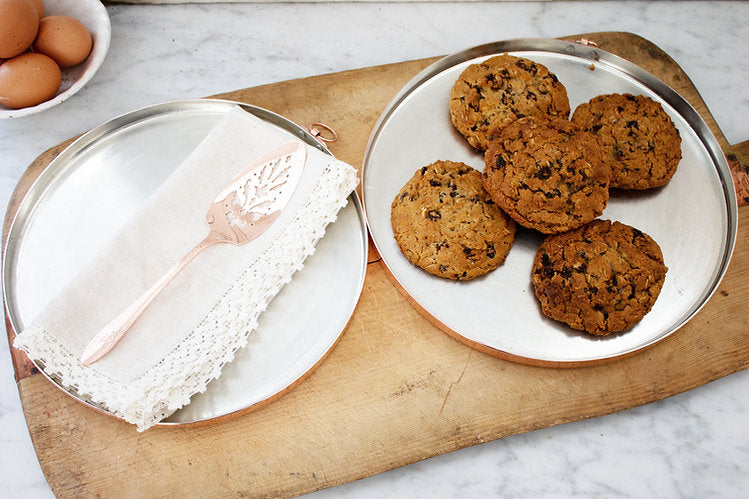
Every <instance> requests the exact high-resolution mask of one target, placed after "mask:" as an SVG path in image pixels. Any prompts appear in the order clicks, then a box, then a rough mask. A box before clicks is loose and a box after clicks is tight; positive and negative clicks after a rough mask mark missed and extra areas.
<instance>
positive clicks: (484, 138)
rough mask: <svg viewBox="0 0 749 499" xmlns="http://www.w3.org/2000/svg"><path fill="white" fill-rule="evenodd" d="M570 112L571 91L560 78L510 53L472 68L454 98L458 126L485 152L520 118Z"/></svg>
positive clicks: (460, 81)
mask: <svg viewBox="0 0 749 499" xmlns="http://www.w3.org/2000/svg"><path fill="white" fill-rule="evenodd" d="M569 113H570V104H569V99H568V97H567V89H565V88H564V85H562V83H561V82H560V81H559V80H558V79H557V77H556V76H555V75H554V73H552V72H551V71H549V70H548V69H547V68H546V67H545V66H543V65H542V64H539V63H537V62H533V61H530V60H528V59H524V58H521V57H515V56H512V55H508V54H502V55H498V56H494V57H491V58H489V59H487V60H485V61H483V62H481V63H478V64H472V65H470V66H468V67H467V68H466V69H465V70H464V71H463V72H462V73H461V75H460V77H459V78H458V80H457V81H456V82H455V84H454V85H453V87H452V91H451V93H450V117H451V120H452V123H453V126H455V128H456V129H457V130H458V131H459V132H460V133H461V134H463V136H464V137H465V138H466V139H467V140H468V143H469V144H471V145H472V146H473V147H474V148H475V149H476V150H479V151H484V150H486V148H487V146H488V144H489V142H490V141H491V140H492V139H494V138H496V137H497V136H498V135H499V132H500V131H501V130H502V128H504V127H505V126H507V125H509V124H510V123H512V122H513V121H515V120H516V119H518V118H522V117H524V116H545V117H547V116H555V117H561V118H567V117H569Z"/></svg>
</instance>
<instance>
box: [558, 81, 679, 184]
mask: <svg viewBox="0 0 749 499" xmlns="http://www.w3.org/2000/svg"><path fill="white" fill-rule="evenodd" d="M572 122H574V123H576V124H577V125H579V126H580V127H582V128H583V130H586V131H589V132H590V133H591V134H593V135H594V136H595V137H596V140H598V143H599V144H600V146H601V149H602V151H603V153H604V159H605V160H606V162H607V163H608V164H609V166H610V167H611V172H612V174H611V187H618V188H621V189H651V188H653V187H660V186H663V185H665V184H666V183H668V181H669V180H671V177H673V175H674V173H675V172H676V167H677V166H678V164H679V162H680V161H681V136H680V135H679V130H678V129H677V128H676V125H674V122H673V121H672V120H671V118H670V117H669V116H668V114H666V111H665V110H664V109H663V106H661V104H660V103H659V102H657V101H655V100H653V99H651V98H650V97H646V96H644V95H632V94H607V95H599V96H597V97H594V98H593V99H591V100H590V101H588V102H586V103H583V104H580V105H579V106H578V107H577V108H576V109H575V112H574V113H573V115H572Z"/></svg>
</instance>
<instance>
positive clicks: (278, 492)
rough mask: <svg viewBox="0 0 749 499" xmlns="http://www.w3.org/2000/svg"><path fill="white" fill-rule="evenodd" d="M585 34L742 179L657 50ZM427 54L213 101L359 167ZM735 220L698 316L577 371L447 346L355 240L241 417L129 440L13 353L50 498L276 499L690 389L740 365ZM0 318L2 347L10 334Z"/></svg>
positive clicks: (745, 224) (746, 344)
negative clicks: (305, 349)
mask: <svg viewBox="0 0 749 499" xmlns="http://www.w3.org/2000/svg"><path fill="white" fill-rule="evenodd" d="M584 36H585V37H587V38H588V39H590V40H593V41H595V42H597V44H598V45H599V47H600V48H602V49H604V50H606V51H609V52H613V53H615V54H618V55H620V56H622V57H624V58H626V59H629V60H631V61H633V62H634V63H636V64H638V65H640V66H642V67H643V68H645V69H646V70H648V71H650V72H651V73H653V74H655V75H656V76H658V77H659V78H660V79H662V80H664V81H665V82H666V83H667V84H669V85H670V86H671V87H673V88H674V89H675V90H676V91H678V92H679V93H680V94H681V95H682V96H683V97H685V98H686V99H687V100H688V101H689V102H690V103H691V104H692V105H693V106H694V107H695V108H696V109H697V111H698V112H699V113H700V114H701V115H702V117H703V118H704V119H705V120H706V122H707V123H708V125H709V126H710V128H711V129H712V131H713V133H715V135H716V136H717V137H718V140H719V142H720V144H721V146H722V147H723V149H724V151H725V152H726V154H727V156H728V158H729V161H730V162H731V164H732V165H733V167H734V168H735V169H736V172H737V178H739V179H743V180H741V181H742V182H746V178H745V177H746V172H747V165H749V141H747V142H743V143H741V144H739V145H736V146H731V145H729V144H728V143H727V142H726V140H725V138H724V137H723V136H722V134H721V133H720V130H719V129H718V127H717V126H716V124H715V122H714V120H713V118H712V116H710V113H709V112H708V110H707V108H706V107H705V104H704V102H703V101H702V100H701V98H700V96H699V95H698V93H697V91H696V89H695V88H694V86H693V85H692V83H691V82H690V81H689V78H688V77H687V76H686V75H685V74H684V73H683V71H682V70H681V69H680V68H679V67H678V66H677V65H676V63H675V62H674V61H673V60H672V59H671V58H670V57H669V56H668V55H667V54H665V53H664V52H663V51H661V50H660V49H659V48H658V47H656V46H654V45H653V44H652V43H650V42H648V41H647V40H644V39H642V38H640V37H637V36H635V35H632V34H628V33H592V34H587V35H584ZM580 38H581V35H577V36H571V37H568V38H567V39H569V40H578V39H580ZM436 59H437V58H432V59H425V60H418V61H411V62H403V63H397V64H390V65H386V66H381V67H374V68H365V69H360V70H354V71H346V72H342V73H336V74H330V75H323V76H317V77H312V78H306V79H303V80H294V81H287V82H281V83H276V84H272V85H265V86H261V87H256V88H249V89H244V90H238V91H236V92H229V93H227V94H222V95H220V96H216V97H222V98H228V99H233V100H237V101H243V102H247V103H251V104H254V105H257V106H261V107H264V108H267V109H270V110H272V111H275V112H277V113H280V114H282V115H284V116H286V117H288V118H290V119H291V120H293V121H295V122H296V123H299V124H302V125H307V124H310V123H313V122H316V121H320V122H324V123H327V124H329V125H330V126H332V127H333V128H334V129H335V130H337V131H338V134H339V140H338V141H337V142H335V143H333V144H332V145H331V150H332V152H333V153H334V154H335V155H336V156H337V157H338V158H340V159H342V160H344V161H347V162H349V163H350V164H352V165H361V163H362V158H363V155H364V149H365V146H366V142H367V140H368V137H369V134H370V131H371V130H372V127H373V126H374V123H375V121H376V119H377V118H378V116H379V115H380V112H381V111H382V110H383V109H384V107H385V106H386V105H387V104H388V102H389V101H390V99H391V98H392V96H393V95H394V94H395V93H396V92H397V91H398V90H399V89H400V88H401V86H403V85H404V84H405V83H406V82H407V81H408V80H409V79H411V77H412V76H414V75H415V74H416V73H417V72H418V71H420V70H421V69H423V68H424V67H426V66H427V65H429V64H430V63H432V62H434V61H435V60H436ZM67 143H69V142H66V143H65V144H61V145H60V146H58V147H55V148H53V149H51V150H49V151H46V152H45V153H43V154H42V155H41V156H39V157H38V158H37V159H36V160H35V161H34V162H33V164H31V165H30V166H29V169H28V171H27V172H26V173H25V175H24V176H23V177H22V179H21V181H20V183H19V185H18V187H17V189H16V191H15V192H14V194H13V197H12V199H11V202H10V205H9V209H8V213H7V215H6V220H5V230H4V233H3V245H4V244H5V241H6V238H7V230H8V227H9V222H10V221H11V220H12V218H13V217H14V216H15V212H16V210H17V208H18V204H19V202H20V200H21V199H22V197H23V195H24V193H25V192H26V191H27V190H28V188H29V186H30V185H31V183H32V181H33V180H34V179H35V178H36V177H37V176H38V175H39V173H40V172H41V171H42V170H43V169H44V168H45V166H46V165H47V164H48V163H49V162H50V161H51V160H52V159H53V158H54V157H55V156H56V155H57V154H58V153H59V152H60V151H61V150H62V148H63V147H64V146H65V145H67ZM746 196H747V193H743V194H742V199H744V200H746ZM739 219H740V220H739V234H738V241H737V245H736V250H735V252H734V256H733V259H732V262H731V265H730V268H729V269H728V272H727V274H726V276H725V279H724V280H723V282H722V284H721V286H720V287H719V289H718V290H717V292H716V293H715V295H714V296H713V298H712V299H711V300H710V301H709V303H707V305H706V306H705V307H704V308H703V309H702V311H701V312H700V313H699V314H698V315H697V316H696V317H695V318H694V319H693V320H692V321H691V322H690V323H689V324H687V326H685V327H684V328H682V329H681V330H680V331H679V332H678V334H675V335H673V336H671V337H669V338H668V339H666V340H665V341H663V342H661V343H659V344H657V345H655V346H653V347H651V348H649V349H647V350H645V351H643V352H641V353H639V354H636V355H634V356H631V357H628V358H625V359H622V360H618V361H615V362H611V363H607V364H604V365H598V366H593V367H577V368H566V369H560V368H548V367H533V366H528V365H521V364H517V363H513V362H509V361H506V360H502V359H498V358H494V357H491V356H489V355H486V354H483V353H480V352H478V351H476V350H473V349H471V348H469V347H467V346H465V345H463V344H461V343H459V342H458V341H456V340H454V339H452V338H451V337H449V336H448V335H446V334H444V333H442V332H441V331H439V330H438V329H437V328H436V327H434V326H432V325H431V324H430V322H429V321H428V320H426V319H425V318H424V317H422V316H421V315H420V314H419V313H418V312H417V311H416V310H415V309H414V308H413V307H412V306H411V305H410V304H409V302H408V300H407V299H406V297H404V296H403V295H402V294H401V293H400V291H399V290H398V289H397V288H396V287H395V286H394V285H393V284H392V283H391V281H390V280H389V278H388V276H387V275H386V271H385V270H384V268H383V266H382V264H380V263H379V261H378V256H377V254H376V252H375V251H374V249H373V248H372V247H371V246H370V251H371V253H370V262H369V264H368V268H367V275H366V280H365V283H364V290H363V293H362V296H361V299H360V302H359V304H358V307H357V309H356V311H355V313H354V315H353V317H352V319H351V322H350V324H349V326H348V328H347V329H346V331H345V333H344V335H343V337H342V338H341V340H340V342H339V343H338V345H337V346H336V347H335V348H334V350H333V351H332V352H331V353H330V355H329V357H328V358H327V359H326V360H325V362H323V363H322V364H321V365H320V366H319V367H318V368H317V369H316V370H315V371H314V372H313V373H312V374H311V375H310V376H309V377H307V378H306V379H305V380H304V381H302V382H301V383H300V384H299V385H297V386H296V387H295V388H294V389H293V390H291V391H290V392H289V393H287V394H285V395H283V396H282V397H280V398H279V399H278V400H276V401H274V402H273V403H270V404H268V405H266V406H265V407H263V408H261V409H259V410H255V411H252V412H248V413H245V414H242V415H238V416H234V417H230V418H225V419H224V420H220V421H214V422H211V423H208V424H203V425H199V426H185V427H155V428H152V429H150V430H148V431H146V432H145V433H142V434H140V433H137V432H136V431H135V429H134V427H132V426H131V425H129V424H126V423H124V422H121V421H119V420H117V419H114V418H112V417H110V416H107V415H103V414H100V413H99V412H96V411H94V410H92V409H90V408H88V407H86V406H84V405H83V404H81V403H79V402H77V401H76V400H74V399H72V398H71V397H69V396H67V395H66V394H64V393H63V392H62V391H61V390H59V389H58V388H57V387H56V386H54V385H53V384H51V383H50V382H48V381H47V379H46V378H44V376H42V375H41V374H39V373H38V372H37V371H36V370H35V369H34V368H33V365H31V364H30V363H29V361H28V359H27V358H25V356H24V355H23V354H22V353H21V352H18V351H12V354H13V359H14V367H15V371H16V378H17V382H18V389H19V392H20V395H21V401H22V403H23V409H24V413H25V415H26V420H27V423H28V427H29V431H30V433H31V437H32V440H33V443H34V447H35V449H36V452H37V454H38V457H39V462H40V463H41V466H42V469H43V471H44V473H45V475H46V477H47V480H48V482H49V485H50V486H51V488H52V490H53V492H54V493H55V494H56V495H57V496H58V497H80V496H118V495H120V494H122V493H123V492H125V491H126V492H127V493H128V495H135V494H147V495H165V496H166V495H169V496H180V495H189V496H191V497H196V496H203V495H205V496H217V495H222V496H228V495H235V496H239V495H242V496H245V495H246V496H257V497H270V496H272V497H279V496H293V495H298V494H302V493H306V492H310V491H313V490H317V489H320V488H324V487H330V486H334V485H338V484H341V483H345V482H349V481H352V480H355V479H358V478H362V477H364V476H368V475H372V474H375V473H379V472H382V471H385V470H389V469H392V468H395V467H398V466H402V465H405V464H408V463H412V462H415V461H418V460H421V459H425V458H428V457H431V456H434V455H437V454H441V453H445V452H449V451H453V450H455V449H458V448H462V447H465V446H469V445H474V444H478V443H481V442H486V441H489V440H493V439H497V438H501V437H504V436H507V435H511V434H516V433H521V432H526V431H530V430H533V429H537V428H543V427H547V426H551V425H556V424H561V423H566V422H570V421H577V420H581V419H585V418H591V417H595V416H600V415H604V414H609V413H612V412H615V411H620V410H623V409H627V408H631V407H635V406H638V405H642V404H647V403H649V402H653V401H655V400H660V399H662V398H665V397H668V396H670V395H673V394H676V393H679V392H683V391H685V390H689V389H691V388H694V387H696V386H699V385H702V384H705V383H707V382H709V381H712V380H714V379H717V378H720V377H722V376H726V375H728V374H731V373H733V372H736V371H739V370H742V369H746V368H747V367H748V366H749V334H747V331H749V310H748V309H747V307H746V304H745V302H746V296H747V295H749V244H748V243H749V208H746V207H742V208H741V209H740V210H739ZM6 323H7V320H6ZM8 328H9V331H8V334H9V337H10V339H11V342H12V338H13V336H14V332H13V331H12V330H11V329H10V326H8ZM602 381H603V382H602Z"/></svg>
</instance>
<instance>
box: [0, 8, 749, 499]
mask: <svg viewBox="0 0 749 499" xmlns="http://www.w3.org/2000/svg"><path fill="white" fill-rule="evenodd" d="M107 11H108V12H109V15H110V17H111V20H112V41H111V47H110V52H109V54H108V55H107V58H106V59H105V61H104V64H103V65H102V67H101V69H100V70H99V72H98V73H97V74H96V75H95V76H94V78H93V79H92V80H91V81H90V82H89V83H88V85H87V86H86V87H85V88H84V89H83V90H81V91H80V92H79V93H78V94H77V95H75V96H74V97H72V98H70V99H69V100H68V101H66V102H64V103H63V104H61V105H59V106H57V107H55V108H53V109H50V110H48V111H45V112H43V113H41V114H37V115H32V116H28V117H24V118H19V119H14V120H0V203H2V204H3V205H4V206H5V205H7V203H8V200H9V199H10V196H11V193H12V192H13V189H14V188H15V186H16V184H17V183H18V180H19V178H20V177H21V175H22V174H23V172H24V170H25V169H26V167H27V166H28V165H29V164H30V163H31V162H32V161H33V160H34V158H35V157H36V156H38V155H39V154H41V153H42V152H44V151H45V150H46V149H47V148H49V147H51V146H54V145H56V144H58V143H59V142H61V141H63V140H65V139H67V138H69V137H72V136H75V135H77V134H79V133H82V132H84V131H85V130H88V129H90V128H92V127H95V126H97V125H99V124H101V123H103V122H105V121H107V120H109V119H111V118H113V117H115V116H118V115H120V114H123V113H126V112H129V111H132V110H134V109H137V108H140V107H143V106H147V105H150V104H154V103H159V102H163V101H167V100H174V99H183V98H193V97H195V98H196V97H203V96H207V95H212V94H216V93H221V92H227V91H231V90H235V89H239V88H245V87H250V86H255V85H261V84H265V83H273V82H277V81H282V80H287V79H293V78H300V77H305V76H312V75H317V74H324V73H330V72H334V71H341V70H346V69H355V68H360V67H365V66H371V65H376V64H386V63H391V62H400V61H404V60H410V59H417V58H422V57H430V56H435V55H440V54H448V53H452V52H456V51H459V50H462V49H464V48H468V47H471V46H474V45H479V44H482V43H488V42H492V41H497V40H504V39H510V38H521V37H556V36H564V35H571V34H577V33H586V32H596V31H629V32H633V33H636V34H639V35H640V36H643V37H644V38H647V39H649V40H650V41H652V42H654V43H655V44H657V45H658V46H660V47H661V48H663V49H664V50H665V51H666V52H667V53H669V54H670V55H671V56H672V57H673V58H674V59H675V60H676V62H677V63H678V64H679V65H680V66H681V67H682V68H683V69H684V71H685V72H686V73H687V74H688V75H689V77H690V78H691V79H692V81H693V83H694V84H695V86H696V87H697V89H698V90H699V92H700V94H701V95H702V97H703V99H704V100H705V101H706V103H707V106H708V108H709V109H710V111H711V113H712V114H713V116H714V117H715V119H716V121H717V123H718V125H719V126H720V128H721V130H722V131H723V132H724V134H725V135H726V137H727V139H728V141H729V143H738V142H741V141H744V140H746V139H747V138H749V121H748V120H747V119H746V111H747V110H748V109H749V86H748V85H746V82H747V81H749V65H747V64H746V62H747V61H749V44H746V41H745V40H744V39H743V38H744V37H743V34H744V33H745V29H746V22H747V20H749V3H747V2H556V1H555V2H519V3H515V2H496V3H494V2H491V3H484V2H467V3H456V2H436V3H422V2H419V3H408V2H398V3H361V2H355V3H346V2H340V3H332V4H326V3H269V4H263V3H247V4H232V3H227V4H188V5H123V4H117V5H110V6H107ZM1 346H2V348H0V449H1V450H0V470H1V471H0V476H1V477H2V479H1V480H0V497H25V498H45V497H52V493H51V491H50V489H49V486H48V485H47V483H46V481H45V478H44V475H43V474H42V472H41V469H40V467H39V464H38V461H37V458H36V455H35V453H34V450H33V446H32V444H31V441H30V438H29V435H28V430H27V428H26V425H25V421H24V418H23V413H22V410H21V406H20V402H19V398H18V392H17V389H16V385H15V382H14V380H13V372H12V366H11V361H10V355H9V352H8V348H7V342H6V341H3V342H2V345H1ZM748 385H749V372H747V371H744V372H741V373H737V374H734V375H731V376H728V377H726V378H723V379H720V380H717V381H714V382H712V383H709V384H708V385H705V386H702V387H699V388H696V389H694V390H690V391H688V392H686V393H683V394H680V395H677V396H674V397H671V398H669V399H666V400H663V401H659V402H655V403H652V404H648V405H646V406H642V407H637V408H634V409H631V410H628V411H623V412H620V413H615V414H611V415H608V416H604V417H600V418H596V419H592V420H585V421H580V422H577V423H570V424H565V425H560V426H556V427H551V428H546V429H543V430H538V431H534V432H531V433H526V434H521V435H515V436H510V437H507V438H504V439H501V440H497V441H493V442H487V443H484V444H481V445H477V446H474V447H470V448H466V449H461V450H459V451H456V452H452V453H449V454H446V455H442V456H438V457H435V458H431V459H428V460H425V461H422V462H418V463H415V464H412V465H409V466H405V467H402V468H398V469H395V470H392V471H389V472H386V473H381V474H379V475H375V476H373V477H369V478H365V479H362V480H359V481H357V482H354V483H351V484H346V485H343V486H339V487H335V488H333V489H328V490H322V491H318V492H315V493H313V494H312V496H313V497H314V496H317V497H320V498H327V497H340V496H343V497H357V498H359V497H361V498H369V497H371V498H375V497H377V498H379V497H383V496H385V497H414V498H420V497H424V498H426V497H429V498H432V497H485V496H489V497H526V496H531V497H568V496H585V497H709V496H711V497H716V496H717V497H728V498H733V497H736V498H738V497H742V496H745V494H746V491H747V490H749V429H748V425H746V414H747V413H749V397H746V394H747V386H748Z"/></svg>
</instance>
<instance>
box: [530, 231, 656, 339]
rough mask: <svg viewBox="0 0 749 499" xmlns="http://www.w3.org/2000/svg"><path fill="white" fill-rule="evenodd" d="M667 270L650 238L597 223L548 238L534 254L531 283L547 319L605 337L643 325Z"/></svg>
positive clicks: (636, 232)
mask: <svg viewBox="0 0 749 499" xmlns="http://www.w3.org/2000/svg"><path fill="white" fill-rule="evenodd" d="M667 270H668V269H667V267H666V265H665V264H664V262H663V254H662V253H661V249H660V247H659V246H658V244H657V243H656V242H655V241H654V240H653V239H652V238H651V237H650V236H648V235H647V234H645V233H643V232H641V231H639V230H638V229H636V228H634V227H631V226H629V225H626V224H623V223H620V222H611V221H609V220H600V219H598V220H594V221H593V222H590V223H589V224H586V225H584V226H582V227H580V228H578V229H575V230H572V231H569V232H565V233H562V234H555V235H551V236H547V237H546V239H545V240H544V241H543V242H542V243H541V245H540V246H539V248H538V251H537V252H536V256H535V259H534V261H533V268H532V272H531V280H532V282H533V287H534V290H535V294H536V297H537V298H538V300H539V302H540V303H541V310H542V311H543V313H544V314H545V315H546V316H548V317H550V318H552V319H554V320H557V321H560V322H564V323H566V324H568V325H569V326H570V327H572V328H574V329H577V330H581V331H585V332H587V333H590V334H592V335H596V336H605V335H608V334H610V333H613V332H619V331H625V330H627V329H630V328H631V327H632V326H634V325H635V324H637V323H638V322H639V321H640V320H642V318H643V317H644V316H645V314H647V313H648V312H649V311H650V310H651V308H652V307H653V304H654V303H655V301H656V299H657V298H658V295H659V293H660V291H661V288H662V287H663V282H664V280H665V277H666V272H667Z"/></svg>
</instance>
